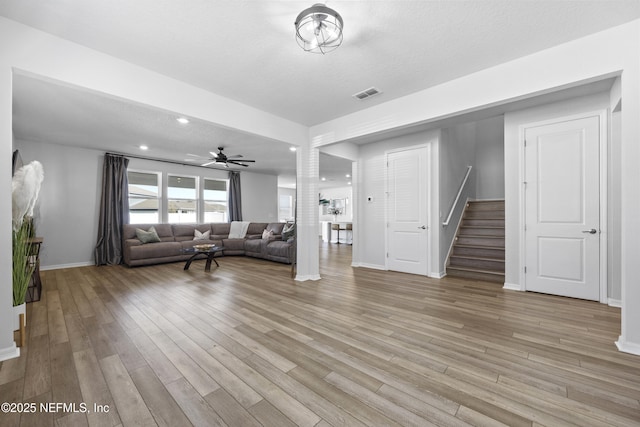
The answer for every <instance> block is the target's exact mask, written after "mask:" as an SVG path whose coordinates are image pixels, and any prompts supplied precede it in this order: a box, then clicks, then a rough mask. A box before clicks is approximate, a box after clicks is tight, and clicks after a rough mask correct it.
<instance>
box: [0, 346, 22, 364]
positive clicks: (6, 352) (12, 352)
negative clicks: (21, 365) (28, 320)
mask: <svg viewBox="0 0 640 427" xmlns="http://www.w3.org/2000/svg"><path fill="white" fill-rule="evenodd" d="M16 357H20V347H17V346H16V343H12V345H11V346H9V347H7V348H0V362H2V361H3V360H9V359H14V358H16Z"/></svg>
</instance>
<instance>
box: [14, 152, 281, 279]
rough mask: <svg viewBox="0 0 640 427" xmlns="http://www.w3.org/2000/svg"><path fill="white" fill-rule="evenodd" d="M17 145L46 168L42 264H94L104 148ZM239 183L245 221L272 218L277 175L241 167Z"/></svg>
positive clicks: (157, 167) (152, 164)
mask: <svg viewBox="0 0 640 427" xmlns="http://www.w3.org/2000/svg"><path fill="white" fill-rule="evenodd" d="M16 148H18V149H19V150H20V155H21V157H22V159H23V162H24V163H25V164H26V163H28V162H30V161H32V160H38V161H40V162H41V163H42V165H43V168H44V172H45V178H44V181H43V183H42V190H41V191H40V197H39V202H38V209H37V210H36V215H35V216H36V230H37V233H38V235H39V236H42V237H43V238H44V243H43V245H42V252H41V265H42V268H43V269H48V268H60V267H69V266H78V265H93V264H94V256H93V255H94V253H93V251H94V248H95V245H96V240H97V236H98V218H99V209H100V198H101V196H102V190H101V187H102V168H103V163H104V152H103V151H99V150H89V149H84V148H77V147H70V146H65V145H58V144H48V143H40V142H29V141H16ZM129 169H132V170H141V171H153V172H162V173H163V175H165V176H166V174H168V173H170V174H183V175H186V176H204V177H208V178H219V179H227V178H228V173H227V171H223V170H215V169H205V168H199V167H194V166H186V165H178V164H171V163H165V162H157V161H152V160H142V159H135V158H131V159H130V161H129ZM240 182H241V186H242V199H243V200H242V207H243V216H244V217H245V218H246V220H247V221H264V222H271V221H272V218H275V215H276V212H277V200H276V198H277V183H276V177H275V176H273V175H264V174H255V173H251V172H246V171H243V172H241V176H240ZM245 199H246V200H247V202H246V206H245ZM273 221H275V219H274V220H273Z"/></svg>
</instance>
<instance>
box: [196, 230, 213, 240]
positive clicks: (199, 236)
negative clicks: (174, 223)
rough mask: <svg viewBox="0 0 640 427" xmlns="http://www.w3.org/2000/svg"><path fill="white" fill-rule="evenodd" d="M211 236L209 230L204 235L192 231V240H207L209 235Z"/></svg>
mask: <svg viewBox="0 0 640 427" xmlns="http://www.w3.org/2000/svg"><path fill="white" fill-rule="evenodd" d="M210 234H211V230H207V231H205V232H204V233H202V232H200V231H199V230H194V231H193V240H209V235H210Z"/></svg>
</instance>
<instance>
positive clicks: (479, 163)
mask: <svg viewBox="0 0 640 427" xmlns="http://www.w3.org/2000/svg"><path fill="white" fill-rule="evenodd" d="M474 169H475V170H476V174H475V175H476V198H477V199H478V200H487V199H504V118H503V116H499V117H492V118H490V119H485V120H480V121H479V122H476V158H475V166H474Z"/></svg>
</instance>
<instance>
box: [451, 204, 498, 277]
mask: <svg viewBox="0 0 640 427" xmlns="http://www.w3.org/2000/svg"><path fill="white" fill-rule="evenodd" d="M462 215H463V216H462V222H461V223H460V227H459V228H458V234H457V235H456V237H455V240H454V243H453V249H452V251H451V255H450V256H449V261H448V263H447V275H448V276H455V277H466V278H469V279H476V280H486V281H490V282H500V283H504V200H487V201H483V200H480V201H474V202H468V203H467V206H466V207H465V210H464V213H463V214H462Z"/></svg>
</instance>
